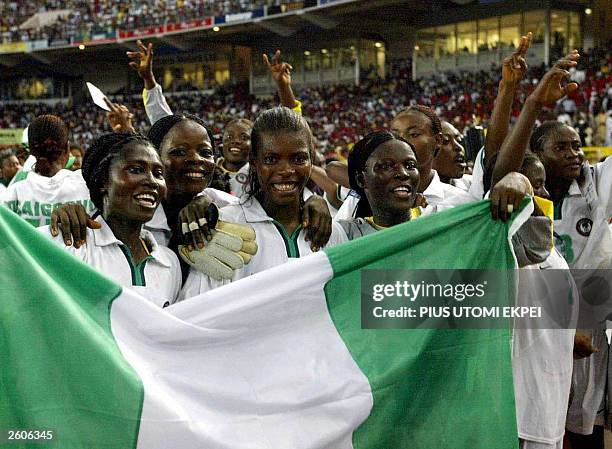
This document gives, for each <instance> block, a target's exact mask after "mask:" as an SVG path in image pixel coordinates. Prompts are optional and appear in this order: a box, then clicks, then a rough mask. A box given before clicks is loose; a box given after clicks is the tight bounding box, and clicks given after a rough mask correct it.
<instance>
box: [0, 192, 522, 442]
mask: <svg viewBox="0 0 612 449" xmlns="http://www.w3.org/2000/svg"><path fill="white" fill-rule="evenodd" d="M526 212H527V211H526V210H523V211H522V212H521V213H520V214H515V215H517V217H515V220H514V222H513V223H502V222H493V221H492V220H491V219H490V217H489V205H488V202H479V203H474V204H470V205H465V206H461V207H457V208H455V209H453V210H450V211H447V212H442V213H439V214H437V215H434V216H431V217H423V218H420V219H418V220H416V221H415V222H413V223H408V224H405V225H401V226H396V227H394V228H391V229H389V230H386V231H381V232H379V233H377V234H374V235H372V236H368V237H364V238H362V239H359V240H356V241H353V242H350V243H347V244H344V245H341V246H339V247H336V248H332V249H329V250H327V251H325V252H320V253H317V254H313V255H311V256H309V257H305V258H303V259H299V260H295V261H292V262H290V263H287V264H285V265H283V266H279V267H277V268H275V269H272V270H268V271H266V272H262V273H259V274H257V275H254V276H251V277H249V278H247V279H244V280H241V281H239V282H235V283H233V284H230V285H227V286H224V287H221V288H219V289H217V290H214V291H211V292H209V293H207V294H205V295H202V296H199V297H197V298H192V299H190V300H187V301H184V302H182V303H179V304H177V305H175V306H172V307H170V308H168V309H159V308H157V307H156V306H154V305H153V304H151V303H150V302H148V301H147V300H145V299H143V298H141V297H139V296H137V295H136V294H134V293H133V292H131V291H129V290H127V289H126V290H123V289H122V288H121V287H119V286H117V285H116V284H114V283H113V282H111V281H110V280H108V279H106V278H104V277H103V276H101V275H99V274H98V273H96V272H95V271H94V270H93V269H91V268H89V267H88V266H86V265H84V264H82V263H81V262H80V261H77V260H76V259H74V258H73V257H72V256H71V255H69V254H68V253H67V252H64V251H62V250H61V249H59V248H57V247H56V245H55V244H54V243H53V242H51V241H49V240H47V239H46V238H45V237H44V236H41V235H39V234H38V232H37V231H36V230H35V229H33V228H32V227H31V226H30V225H28V224H26V223H25V222H24V221H22V220H20V219H19V218H18V217H17V216H15V215H14V214H12V213H11V212H10V211H8V210H7V209H5V208H3V207H0V267H2V269H1V270H0V291H1V300H2V306H1V307H0V363H1V367H0V430H1V431H2V432H3V435H0V438H3V440H2V441H4V442H5V443H6V441H7V435H6V434H7V431H8V429H14V430H15V429H19V430H27V429H38V430H47V429H49V430H52V434H53V440H52V441H48V440H47V441H46V442H45V443H44V444H42V442H44V441H45V440H41V439H39V440H38V442H39V443H41V444H40V447H60V448H79V449H80V448H92V449H106V448H108V449H111V448H113V449H115V448H116V449H127V448H146V449H152V448H153V449H154V448H160V449H162V448H163V449H169V448H172V449H181V448H207V449H222V448H223V449H225V448H228V449H229V448H232V449H243V448H244V449H246V448H249V449H251V448H262V449H264V448H265V449H271V448H274V449H301V448H303V449H324V448H325V449H330V448H333V449H343V448H355V449H361V448H368V449H395V448H397V449H399V448H415V449H421V448H422V449H432V448H453V449H459V448H463V449H508V448H512V447H516V446H517V442H518V439H517V438H518V437H517V430H516V418H515V410H514V396H513V391H512V369H511V362H510V335H509V331H506V330H469V331H468V330H422V329H421V330H412V331H411V330H393V329H388V330H367V329H361V318H360V310H361V307H360V301H361V297H360V291H359V290H360V270H362V269H366V268H385V269H387V268H407V269H410V268H450V269H461V268H494V269H496V268H499V269H507V268H513V267H514V266H515V260H514V257H513V254H512V250H511V247H510V244H509V235H511V234H512V232H513V230H514V229H515V228H516V227H518V225H519V224H520V222H522V221H524V219H525V218H526V217H525V215H526V214H527V213H526ZM21 435H22V436H23V433H22V434H21ZM32 435H33V434H32ZM9 443H10V444H9V446H8V447H15V448H20V447H32V445H33V443H32V441H31V440H30V441H27V442H26V441H23V440H21V441H17V440H14V439H13V440H11V441H10V442H9ZM0 447H2V446H1V444H0ZM35 447H39V446H38V445H36V446H35Z"/></svg>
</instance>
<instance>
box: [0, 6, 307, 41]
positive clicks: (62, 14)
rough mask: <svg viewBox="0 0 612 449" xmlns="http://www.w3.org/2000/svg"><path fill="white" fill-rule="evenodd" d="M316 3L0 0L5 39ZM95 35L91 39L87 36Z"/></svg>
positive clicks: (81, 36) (110, 30)
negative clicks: (1, 0)
mask: <svg viewBox="0 0 612 449" xmlns="http://www.w3.org/2000/svg"><path fill="white" fill-rule="evenodd" d="M296 3H299V6H301V7H304V6H309V5H316V4H317V2H316V0H315V1H314V2H309V1H305V2H296V1H295V0H139V1H134V0H96V1H81V0H12V1H3V2H0V33H1V36H2V41H3V42H4V43H7V42H24V41H35V40H42V39H46V40H71V39H76V40H89V39H91V37H92V36H94V35H104V34H106V35H108V36H111V35H114V34H115V33H116V32H117V31H132V30H136V29H140V28H146V27H156V26H161V25H167V24H178V23H184V22H189V21H193V20H198V19H203V18H205V17H221V16H227V15H232V14H241V13H248V12H254V11H263V10H264V9H265V10H266V12H267V13H275V12H283V11H284V10H285V9H286V8H287V7H288V5H292V6H290V7H293V6H295V5H296ZM87 38H89V39H87Z"/></svg>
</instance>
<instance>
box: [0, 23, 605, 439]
mask: <svg viewBox="0 0 612 449" xmlns="http://www.w3.org/2000/svg"><path fill="white" fill-rule="evenodd" d="M530 42H531V34H528V35H527V36H522V37H521V40H520V45H519V46H518V48H517V49H516V50H515V52H514V54H513V55H511V56H508V57H507V58H506V59H505V60H504V63H503V65H502V67H500V68H492V69H491V70H490V71H487V72H479V73H475V74H467V73H464V74H455V75H450V74H449V75H444V76H440V77H437V78H431V79H421V80H417V81H412V80H410V78H409V76H408V74H409V71H408V70H406V65H403V64H397V63H396V64H394V68H393V69H392V70H391V71H390V73H389V74H388V76H387V77H386V78H385V79H381V78H378V77H375V76H374V75H372V77H364V78H363V79H362V82H361V84H360V85H359V86H348V85H341V86H323V87H319V88H316V89H305V90H301V91H299V92H296V93H297V97H298V98H299V101H298V99H296V97H295V96H294V94H295V93H294V91H293V88H292V86H291V66H290V65H289V64H287V63H286V62H283V61H282V59H281V55H280V51H279V52H277V53H276V54H275V55H274V56H273V57H272V58H271V59H270V58H269V57H268V56H267V55H265V56H264V63H265V64H266V67H267V68H268V70H269V72H270V74H271V78H272V79H273V80H274V82H275V84H276V88H277V91H278V99H269V100H265V101H261V100H259V99H256V98H253V97H251V96H250V95H248V93H247V92H246V90H245V89H244V88H241V87H237V86H224V87H223V88H220V89H219V90H217V91H216V92H215V93H214V94H212V95H210V96H202V95H194V94H191V93H190V94H185V95H177V96H164V93H163V92H162V90H161V87H160V86H159V85H158V84H157V83H156V80H155V77H154V74H153V66H152V54H153V53H152V47H151V46H148V47H145V46H144V45H143V44H142V43H139V50H138V51H136V52H128V58H129V66H130V67H131V68H132V69H134V70H136V71H137V72H138V74H139V75H140V77H141V78H142V79H143V84H144V87H145V89H146V95H144V96H142V97H139V99H138V100H131V99H128V98H124V97H120V96H115V97H113V101H112V102H111V101H107V106H108V108H109V109H110V112H109V113H108V114H106V115H104V114H102V113H100V112H99V111H92V110H91V107H90V106H89V105H81V106H78V107H73V106H60V107H57V108H54V109H49V108H46V107H43V106H31V105H27V106H26V105H21V106H17V107H15V106H12V105H11V106H9V107H5V108H4V113H3V115H2V121H3V123H2V125H3V126H18V127H24V126H26V125H29V128H28V131H27V139H28V142H27V143H28V147H29V151H30V157H29V158H28V160H27V161H24V166H23V169H21V170H20V171H18V170H19V167H20V161H19V160H18V158H17V157H15V155H13V154H10V153H2V155H1V157H0V168H2V175H3V176H5V177H10V176H13V182H12V183H11V184H10V185H8V186H7V187H4V186H2V187H0V188H2V191H1V192H0V202H2V203H3V204H4V205H6V206H7V207H8V208H10V209H11V210H12V211H13V212H15V213H16V214H17V215H19V216H20V217H21V218H23V219H24V220H26V221H27V222H28V223H30V224H32V225H35V226H41V227H43V226H45V225H49V227H46V228H42V229H41V232H42V233H43V234H45V235H47V236H48V237H49V238H53V239H54V241H55V243H56V244H57V245H59V246H60V247H61V248H63V249H65V250H66V251H68V252H70V253H71V254H73V255H74V256H75V257H77V258H79V259H81V260H82V261H84V262H85V263H87V264H89V265H91V266H93V267H94V268H95V269H96V270H98V271H100V272H102V273H104V274H105V275H106V276H108V277H109V278H111V279H113V280H114V281H116V282H117V283H118V284H121V285H122V286H124V287H126V288H133V289H135V290H136V291H138V292H139V293H140V294H141V295H142V296H143V297H144V298H146V299H147V300H149V301H150V302H152V303H153V304H155V305H156V306H159V307H162V308H163V307H168V306H171V305H172V304H174V303H175V302H178V301H181V300H183V299H187V298H191V297H194V296H197V295H199V294H201V293H204V292H207V291H210V290H212V289H214V288H217V287H219V286H221V285H226V284H228V283H231V282H233V281H238V280H240V279H243V278H246V277H248V276H250V275H252V274H255V273H259V272H262V271H265V270H267V269H271V268H273V267H276V266H279V265H281V264H284V263H286V262H288V261H289V260H290V259H294V258H299V257H303V256H306V255H308V254H312V253H315V252H318V251H319V250H320V249H321V248H323V247H331V246H334V245H342V244H343V243H344V242H346V241H349V240H357V239H360V238H368V237H367V236H368V235H371V234H376V233H379V232H382V233H384V232H386V231H384V229H385V228H389V227H393V226H396V225H401V224H403V223H406V222H408V221H411V220H425V219H427V220H430V223H433V222H434V220H433V219H431V218H420V217H422V216H431V215H434V214H437V213H438V212H441V211H446V210H449V209H452V208H454V207H457V206H461V205H465V204H468V203H473V202H475V201H480V200H482V199H483V197H485V196H486V194H487V192H488V193H489V195H490V196H489V197H488V198H490V200H491V201H490V203H489V205H490V212H487V215H488V214H489V213H490V214H491V218H492V219H493V220H503V221H507V220H508V219H509V218H510V217H511V216H512V214H513V213H514V212H516V211H517V210H518V209H519V207H521V205H525V204H529V205H530V208H531V207H532V208H533V209H532V211H533V212H532V214H531V215H530V216H529V217H522V218H525V220H526V221H525V222H524V224H523V225H522V226H521V227H520V228H519V229H518V230H517V232H516V235H515V236H514V237H513V238H512V241H511V244H512V247H513V249H514V255H515V257H510V258H509V260H511V264H512V265H511V266H513V267H514V266H515V265H516V268H521V269H519V270H518V277H519V280H521V278H522V279H526V278H527V277H528V276H529V275H528V273H529V272H533V271H538V272H539V271H540V270H541V271H544V270H551V269H564V270H566V273H567V276H565V277H564V278H563V283H564V284H563V286H562V290H561V291H563V292H564V294H563V295H559V297H555V298H554V300H555V301H558V302H556V303H555V307H557V306H558V307H561V306H568V307H569V308H570V310H568V311H567V312H568V313H567V316H568V317H576V316H577V307H578V301H574V300H568V301H567V302H568V303H569V304H565V302H564V301H565V298H567V294H566V293H567V292H571V293H572V295H570V299H571V298H575V297H577V296H574V295H575V294H576V295H577V285H576V282H577V279H576V280H574V279H573V278H572V276H571V275H570V274H569V268H586V269H599V268H610V267H611V265H612V233H611V232H610V229H609V227H608V220H609V218H610V217H612V158H610V159H608V160H606V161H602V162H599V163H596V164H593V165H591V164H590V163H589V162H588V161H586V160H585V157H584V153H583V151H582V148H581V147H582V145H583V144H589V143H591V142H592V143H594V144H597V143H607V142H609V140H608V139H610V137H611V136H610V131H611V130H610V128H606V127H608V126H609V123H610V112H611V111H612V72H611V69H612V57H611V52H610V48H606V49H597V50H594V51H593V52H589V53H585V54H583V55H581V54H579V52H578V51H577V50H574V51H572V52H570V53H569V54H568V55H567V56H565V57H564V58H562V59H560V60H559V61H557V62H555V64H553V65H552V67H548V68H545V67H535V68H531V69H529V70H527V67H526V63H525V55H526V54H527V51H528V49H529V46H530ZM127 63H128V61H126V67H127ZM126 70H130V69H129V68H126ZM570 77H573V80H572V79H571V78H570ZM143 100H144V105H143V104H142V101H143ZM278 103H280V104H281V105H282V107H278ZM143 106H144V107H143ZM143 109H144V111H143ZM139 111H141V112H139ZM50 113H52V114H53V115H51V114H50ZM601 117H603V118H605V123H604V130H605V131H604V135H601V134H600V129H599V128H598V126H599V122H600V121H601ZM511 121H512V122H514V123H513V126H509V125H510V122H511ZM309 123H310V125H309ZM453 125H455V126H453ZM472 125H484V126H486V127H487V134H486V140H485V141H484V145H483V146H482V148H481V149H480V151H479V156H477V157H476V158H475V166H474V171H473V173H471V174H470V173H469V171H468V167H467V164H466V159H465V154H464V151H463V147H462V146H461V144H460V141H461V135H462V132H464V131H465V129H466V128H468V127H470V126H472ZM610 127H612V125H611V126H610ZM211 128H212V129H211ZM589 129H590V131H589ZM311 130H312V132H311ZM137 131H140V132H142V133H146V136H145V135H143V134H141V133H140V132H137ZM606 132H607V133H608V135H607V136H606V135H605V133H606ZM313 134H314V139H313ZM215 135H220V136H221V138H220V139H215ZM315 140H316V141H318V145H319V146H320V147H321V148H322V149H324V152H325V156H327V158H329V159H331V158H334V157H335V158H336V159H348V163H347V164H341V163H338V162H337V161H334V163H330V164H329V165H328V166H327V167H325V164H326V161H325V160H322V158H320V157H319V155H318V154H316V153H315V152H314V151H312V150H313V147H315V144H314V141H315ZM75 141H76V142H77V143H79V144H80V145H81V146H83V147H87V149H86V151H85V152H84V155H83V153H82V152H79V151H73V149H72V148H71V145H70V143H71V142H72V143H74V142H75ZM219 143H222V148H220V149H219V147H218V145H219ZM349 149H350V151H348V150H349ZM528 149H529V151H528ZM341 156H342V157H341ZM33 159H34V160H33ZM75 164H76V165H75ZM79 167H80V168H79ZM4 181H5V182H6V181H7V180H6V179H5V180H4ZM527 196H529V201H525V202H524V201H523V200H524V199H525V198H526V197H527ZM462 210H463V211H465V210H467V209H462ZM526 210H527V209H526ZM462 213H463V212H462ZM90 214H91V215H90ZM451 215H452V214H451V213H449V214H447V215H446V217H451ZM458 215H459V213H458ZM514 217H515V218H516V215H515V216H514ZM455 218H456V217H455ZM468 218H471V217H468ZM440 219H442V217H440ZM449 219H451V218H449ZM421 223H422V221H421ZM415 225H416V223H415ZM489 225H491V226H493V225H492V222H490V223H489V222H487V226H489ZM24 226H25V225H24ZM406 229H408V227H407V228H406ZM412 229H414V227H413V228H412ZM439 229H442V228H439ZM498 229H499V228H498ZM553 230H554V233H553ZM442 232H446V231H445V230H443V231H442ZM379 236H380V238H382V237H383V236H382V235H381V234H379ZM553 236H554V237H553ZM471 237H473V236H472V235H465V236H462V239H465V240H469V239H470V238H471ZM424 238H427V237H424ZM507 240H508V239H506V236H504V240H503V242H500V243H501V244H504V245H505V243H504V242H507ZM92 241H94V242H95V244H88V245H85V243H86V242H92ZM480 243H481V244H482V245H483V254H484V252H486V251H487V250H488V248H484V247H486V246H487V245H488V244H489V243H490V242H480ZM364 244H365V243H364ZM449 244H451V245H455V244H458V242H454V241H450V240H449ZM553 244H554V246H553ZM461 256H462V254H460V253H459V254H457V257H458V258H460V257H461ZM472 257H473V255H472ZM179 258H180V259H179ZM422 268H434V267H422ZM480 268H482V267H480ZM522 268H528V269H525V270H522ZM145 278H146V279H147V280H148V282H145ZM533 282H543V281H541V280H538V278H537V277H536V279H535V280H534V281H533ZM544 284H545V283H544ZM530 287H533V288H529V289H528V291H527V292H526V295H527V296H526V297H525V298H523V297H521V298H520V299H521V300H525V301H527V304H530V305H531V304H533V303H536V302H537V301H539V300H542V298H541V297H540V295H539V292H540V290H539V288H542V289H544V290H542V291H548V289H549V288H552V287H551V286H550V285H535V284H530ZM270 288H271V289H273V288H274V285H273V283H272V285H270ZM228 291H230V290H228ZM544 296H545V295H544ZM229 313H232V312H231V311H230V312H229ZM504 332H505V331H504ZM474 335H475V334H474ZM486 335H487V338H490V336H489V335H488V334H486ZM434 350H435V351H436V357H437V348H435V347H434ZM608 353H609V345H608V342H607V340H606V334H605V329H602V328H601V329H600V328H598V329H596V330H593V331H590V333H588V332H587V333H584V332H576V331H575V323H574V327H572V326H571V325H570V324H568V325H567V327H563V328H562V329H554V330H551V329H549V328H546V329H533V328H530V329H519V328H516V329H513V340H512V356H513V357H512V369H513V381H514V384H513V385H514V393H515V397H516V424H517V429H518V438H519V439H520V448H521V449H561V448H562V447H564V446H563V444H564V437H565V435H567V438H568V441H566V443H567V444H571V447H572V448H573V449H580V448H587V447H588V448H590V449H603V429H604V425H605V424H606V423H608V424H609V417H610V416H609V415H612V413H610V412H611V411H610V410H609V409H610V406H609V404H610V402H609V401H607V400H606V398H607V397H609V395H610V394H611V393H612V386H611V385H610V384H609V383H608V382H607V379H608ZM496 360H497V359H496ZM418 361H419V360H418V359H415V360H414V361H412V362H411V363H418ZM572 367H573V378H572ZM488 368H490V367H483V368H482V369H488ZM429 374H430V373H428V375H429ZM466 376H468V374H466ZM439 380H440V379H436V381H439ZM442 380H443V378H442ZM464 380H465V379H463V381H464ZM469 380H470V382H471V381H473V379H472V378H470V379H469ZM609 390H610V391H609ZM570 392H571V393H570ZM483 400H485V401H488V400H489V398H488V397H487V398H485V399H483ZM489 405H491V407H494V406H497V405H499V404H488V403H487V406H489ZM505 406H506V407H507V406H508V404H505ZM514 406H515V405H514V403H512V404H511V405H510V407H511V408H514ZM508 416H511V420H512V423H511V425H512V428H514V424H515V423H514V414H512V413H511V414H509V415H508ZM469 419H474V417H472V416H470V417H469ZM475 419H478V418H477V417H476V418H475ZM487 431H488V432H495V429H487ZM451 437H452V436H451ZM476 437H479V436H478V435H476ZM517 443H518V441H517ZM515 446H516V445H515Z"/></svg>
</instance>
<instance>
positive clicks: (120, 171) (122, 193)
mask: <svg viewBox="0 0 612 449" xmlns="http://www.w3.org/2000/svg"><path fill="white" fill-rule="evenodd" d="M83 177H84V179H85V182H86V183H87V187H88V188H89V191H90V194H91V200H92V201H93V203H94V204H95V206H96V207H97V208H98V215H97V216H96V217H95V220H96V222H97V223H98V224H99V225H100V229H97V230H95V231H94V230H92V229H88V230H87V242H88V244H87V245H83V246H80V247H79V248H76V247H75V246H71V247H66V246H65V245H64V241H63V238H62V237H61V236H57V237H55V239H54V240H55V241H56V242H57V243H58V245H60V246H61V247H63V248H65V249H66V250H67V251H69V252H70V253H72V254H73V255H75V256H76V257H78V258H80V259H81V260H83V261H84V262H85V263H87V264H89V265H91V266H93V267H94V268H96V269H98V270H99V271H100V272H102V273H103V274H105V275H107V276H108V277H110V278H112V279H113V280H115V281H116V282H118V283H119V284H121V285H122V286H124V287H129V288H132V289H134V290H136V291H137V292H138V293H140V294H141V295H142V296H144V297H145V298H147V299H149V300H150V301H151V302H153V303H154V304H156V305H158V306H160V307H166V306H168V305H170V304H172V303H174V302H175V301H176V299H177V296H178V292H179V290H180V288H181V271H180V266H179V262H178V259H177V257H176V255H175V254H174V253H173V252H172V251H170V250H169V249H168V248H165V247H162V246H159V245H158V244H157V242H156V241H155V239H154V238H153V235H152V234H151V233H150V232H148V231H146V230H143V229H142V226H143V225H144V224H145V223H146V222H148V221H149V220H150V219H151V218H152V217H153V214H154V213H155V210H156V209H157V208H158V206H159V205H160V203H161V201H162V200H163V199H164V198H165V196H166V190H167V189H166V182H165V180H164V167H163V165H162V163H161V160H160V158H159V156H158V154H157V151H156V150H155V148H154V147H153V146H152V145H151V143H150V142H149V141H148V140H147V139H146V138H145V137H144V136H141V135H139V134H118V133H113V134H105V135H102V136H101V137H99V138H98V139H97V140H95V141H94V142H93V144H92V145H91V147H90V149H89V150H88V151H87V153H86V154H85V157H84V158H83ZM48 232H49V231H48V229H44V230H43V233H48Z"/></svg>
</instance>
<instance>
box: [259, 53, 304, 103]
mask: <svg viewBox="0 0 612 449" xmlns="http://www.w3.org/2000/svg"><path fill="white" fill-rule="evenodd" d="M263 61H264V64H266V66H267V67H268V70H269V71H270V75H272V79H273V80H274V82H276V88H277V90H278V96H279V97H280V101H281V105H282V106H286V107H288V108H289V109H293V108H294V107H296V106H297V102H296V100H295V95H293V89H291V71H292V70H293V67H292V66H291V64H288V63H286V62H283V61H282V60H281V52H280V50H276V53H274V56H273V57H272V60H271V61H270V60H269V59H268V55H266V54H264V55H263Z"/></svg>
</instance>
